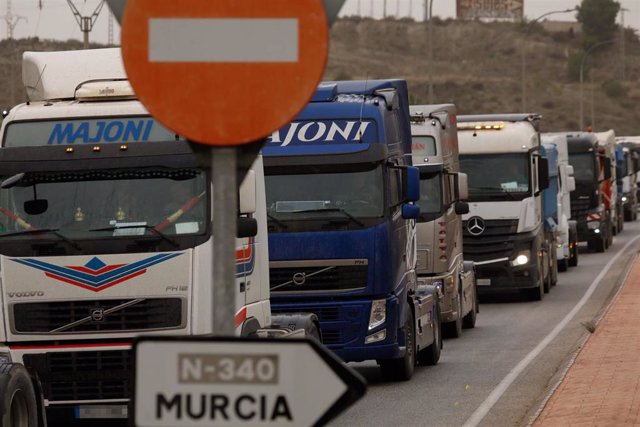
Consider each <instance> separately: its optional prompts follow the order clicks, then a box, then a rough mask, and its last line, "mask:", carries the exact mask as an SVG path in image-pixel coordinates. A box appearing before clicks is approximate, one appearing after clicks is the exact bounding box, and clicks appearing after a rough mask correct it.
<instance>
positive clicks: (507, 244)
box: [463, 219, 518, 261]
mask: <svg viewBox="0 0 640 427" xmlns="http://www.w3.org/2000/svg"><path fill="white" fill-rule="evenodd" d="M484 224H485V231H484V232H483V233H482V234H480V235H479V236H473V235H471V234H470V233H469V231H468V230H467V224H466V221H465V222H464V223H463V242H464V255H465V259H466V258H469V259H470V260H472V261H486V260H490V259H496V258H505V257H510V256H511V254H512V253H513V251H514V249H515V243H514V241H515V233H516V232H517V231H518V220H517V219H514V220H511V219H509V220H485V222H484Z"/></svg>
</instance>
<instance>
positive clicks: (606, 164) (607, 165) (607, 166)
mask: <svg viewBox="0 0 640 427" xmlns="http://www.w3.org/2000/svg"><path fill="white" fill-rule="evenodd" d="M604 179H611V159H610V158H609V157H605V158H604Z"/></svg>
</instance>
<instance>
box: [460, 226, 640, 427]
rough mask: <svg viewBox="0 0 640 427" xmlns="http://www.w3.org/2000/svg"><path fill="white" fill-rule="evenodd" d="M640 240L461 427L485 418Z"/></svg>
mask: <svg viewBox="0 0 640 427" xmlns="http://www.w3.org/2000/svg"><path fill="white" fill-rule="evenodd" d="M638 239H640V236H636V237H634V238H633V239H631V240H630V241H629V242H627V244H626V245H624V247H623V248H622V249H620V250H619V251H618V253H617V254H616V255H615V256H614V257H613V258H611V260H609V262H608V263H607V264H606V265H605V266H604V268H603V269H602V271H600V274H598V276H596V278H595V279H594V280H593V282H591V285H589V289H587V291H586V292H585V294H584V295H583V296H582V298H581V299H580V301H578V303H577V304H576V305H575V306H574V307H573V309H572V310H571V311H570V312H569V313H568V314H567V315H566V316H565V317H564V319H562V320H561V321H560V323H558V325H556V327H555V328H553V330H552V331H551V332H549V334H548V335H547V336H546V337H544V338H543V339H542V341H540V343H538V345H537V346H536V347H535V348H534V349H533V350H531V351H530V352H529V354H527V355H526V356H525V357H524V358H523V359H522V360H521V361H520V362H518V364H517V365H516V366H515V367H514V368H513V369H512V370H511V371H510V372H509V373H508V374H507V376H505V377H504V378H503V379H502V381H500V383H499V384H498V385H497V386H496V388H494V389H493V391H492V392H491V393H490V394H489V396H487V398H486V399H485V400H484V402H482V403H481V404H480V406H479V407H478V409H476V410H475V412H474V413H473V414H471V416H470V417H469V419H468V420H467V421H466V422H465V423H464V425H463V427H474V426H477V425H478V424H480V422H481V421H482V420H483V419H484V417H486V416H487V414H488V413H489V411H490V410H491V408H493V407H494V405H495V404H496V403H497V402H498V400H499V399H500V398H501V397H502V395H503V394H504V393H505V392H506V391H507V389H508V388H509V387H510V386H511V384H513V382H514V381H515V380H516V378H518V376H519V375H520V374H521V373H522V372H524V370H525V369H527V367H528V366H529V365H530V364H531V362H533V361H534V359H535V358H536V357H538V356H539V355H540V353H542V352H543V351H544V349H545V348H547V346H548V345H549V344H550V343H551V341H553V340H554V339H555V338H556V337H557V336H558V334H559V333H560V332H561V331H562V330H563V329H564V328H565V327H566V326H567V325H568V324H569V322H570V321H571V320H572V319H573V318H574V317H575V315H576V314H577V313H578V312H579V311H580V309H581V308H582V307H583V306H584V305H585V304H586V303H587V301H588V300H589V298H591V295H592V294H593V293H594V292H595V290H596V288H597V287H598V285H600V282H601V281H602V278H603V277H604V276H605V275H606V274H607V273H608V272H609V269H610V268H611V266H612V265H613V263H615V262H616V261H617V260H618V258H619V257H620V255H622V254H623V253H624V252H625V251H626V250H627V248H628V247H629V246H631V245H632V244H633V243H635V242H636V240H638Z"/></svg>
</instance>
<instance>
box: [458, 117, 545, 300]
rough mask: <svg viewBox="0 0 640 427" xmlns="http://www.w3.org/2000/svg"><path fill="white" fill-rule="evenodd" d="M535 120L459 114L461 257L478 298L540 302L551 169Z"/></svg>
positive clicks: (531, 118) (537, 122)
mask: <svg viewBox="0 0 640 427" xmlns="http://www.w3.org/2000/svg"><path fill="white" fill-rule="evenodd" d="M539 121H540V116H538V115H536V114H504V115H498V114H497V115H478V116H458V141H459V146H460V170H461V171H462V172H464V173H466V174H467V175H468V181H469V205H470V213H469V214H467V215H465V216H464V217H463V219H464V235H463V239H464V256H465V258H466V259H470V260H472V261H474V263H475V267H476V276H477V284H478V291H479V292H487V293H488V292H505V291H508V290H525V291H526V292H528V293H529V296H530V297H531V298H533V299H535V300H540V299H542V297H543V293H544V282H545V280H546V278H547V277H548V274H549V268H548V266H549V265H550V264H549V260H548V252H547V251H548V244H547V242H546V240H545V235H544V225H543V216H542V215H543V212H542V190H544V189H545V188H546V187H547V185H548V178H547V175H548V166H547V161H546V159H544V158H542V157H541V156H540V148H541V145H540V136H539V132H538V124H539Z"/></svg>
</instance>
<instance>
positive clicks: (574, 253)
mask: <svg viewBox="0 0 640 427" xmlns="http://www.w3.org/2000/svg"><path fill="white" fill-rule="evenodd" d="M578 253H579V251H578V242H575V243H574V244H573V248H572V249H571V252H570V255H569V267H577V266H578Z"/></svg>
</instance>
